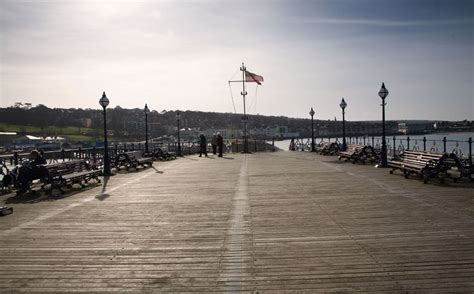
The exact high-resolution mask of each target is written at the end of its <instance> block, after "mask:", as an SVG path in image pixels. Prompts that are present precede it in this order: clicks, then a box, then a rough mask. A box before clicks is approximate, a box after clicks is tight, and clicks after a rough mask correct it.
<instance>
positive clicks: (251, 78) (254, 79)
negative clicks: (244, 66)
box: [245, 71, 263, 85]
mask: <svg viewBox="0 0 474 294" xmlns="http://www.w3.org/2000/svg"><path fill="white" fill-rule="evenodd" d="M245 81H246V82H250V83H257V84H259V85H261V84H262V82H263V77H262V76H259V75H256V74H254V73H251V72H249V71H245Z"/></svg>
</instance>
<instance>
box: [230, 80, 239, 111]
mask: <svg viewBox="0 0 474 294" xmlns="http://www.w3.org/2000/svg"><path fill="white" fill-rule="evenodd" d="M229 90H230V98H231V99H232V106H233V107H234V113H237V110H236V109H235V103H234V95H232V87H231V86H230V82H229Z"/></svg>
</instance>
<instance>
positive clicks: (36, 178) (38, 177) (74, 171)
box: [12, 160, 101, 195]
mask: <svg viewBox="0 0 474 294" xmlns="http://www.w3.org/2000/svg"><path fill="white" fill-rule="evenodd" d="M24 172H26V173H31V174H29V175H28V176H27V177H26V178H25V181H26V182H23V183H20V182H19V181H20V176H18V174H17V175H15V174H14V173H12V176H13V177H15V176H17V177H18V179H14V183H15V186H16V188H17V195H20V194H24V193H26V192H28V191H33V192H34V190H33V187H34V186H37V185H39V186H40V187H41V190H46V186H48V185H51V190H53V189H59V190H60V191H61V193H64V192H65V191H64V190H63V187H64V186H66V187H72V185H73V184H80V185H81V187H84V186H85V184H87V183H88V182H89V181H90V180H92V179H95V180H97V182H98V183H100V180H99V179H98V176H99V175H100V173H101V171H100V170H98V169H96V168H94V167H93V166H91V165H90V164H89V163H88V162H87V161H86V160H71V161H65V162H59V163H50V164H42V165H38V166H35V167H31V168H29V169H25V170H24ZM48 190H49V189H48Z"/></svg>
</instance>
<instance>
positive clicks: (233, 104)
mask: <svg viewBox="0 0 474 294" xmlns="http://www.w3.org/2000/svg"><path fill="white" fill-rule="evenodd" d="M238 71H240V69H237V70H236V71H235V72H234V74H233V75H232V76H231V77H230V79H229V83H228V84H229V90H230V98H231V99H232V106H233V107H234V113H237V109H236V108H235V102H234V95H233V94H232V87H231V86H230V81H232V80H233V79H234V77H235V75H236V74H237V72H238Z"/></svg>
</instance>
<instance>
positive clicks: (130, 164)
mask: <svg viewBox="0 0 474 294" xmlns="http://www.w3.org/2000/svg"><path fill="white" fill-rule="evenodd" d="M114 163H115V164H114V166H115V169H117V170H120V168H121V167H124V168H125V169H126V170H129V169H130V168H134V169H136V170H138V167H139V166H141V167H143V168H145V167H146V166H152V165H153V157H143V155H142V153H141V152H140V151H132V152H123V153H120V154H119V155H117V157H116V158H115V161H114Z"/></svg>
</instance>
